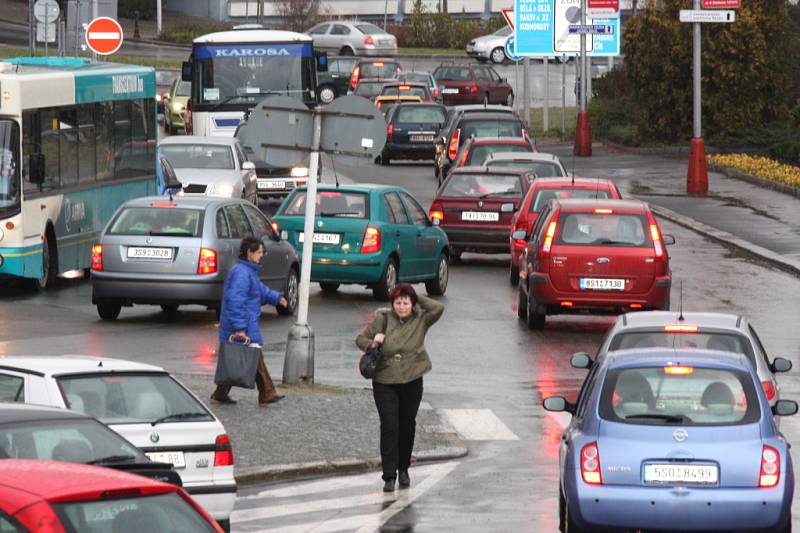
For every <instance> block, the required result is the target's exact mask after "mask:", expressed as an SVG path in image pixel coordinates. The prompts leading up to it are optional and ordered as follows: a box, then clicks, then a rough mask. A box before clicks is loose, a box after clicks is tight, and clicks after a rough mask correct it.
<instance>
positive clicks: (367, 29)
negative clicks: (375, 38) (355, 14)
mask: <svg viewBox="0 0 800 533" xmlns="http://www.w3.org/2000/svg"><path fill="white" fill-rule="evenodd" d="M356 28H358V31H360V32H361V33H363V34H364V35H380V34H382V33H386V32H385V31H383V30H382V29H380V28H379V27H377V26H375V25H374V24H356Z"/></svg>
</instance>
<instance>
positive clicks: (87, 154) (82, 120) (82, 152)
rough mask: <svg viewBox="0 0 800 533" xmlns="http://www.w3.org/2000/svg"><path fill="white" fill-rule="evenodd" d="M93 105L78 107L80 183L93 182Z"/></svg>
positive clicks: (94, 161)
mask: <svg viewBox="0 0 800 533" xmlns="http://www.w3.org/2000/svg"><path fill="white" fill-rule="evenodd" d="M94 129H95V126H94V104H87V105H82V106H79V107H78V171H79V181H80V182H81V183H83V182H87V181H94V178H95V165H96V164H97V156H96V155H95V143H96V138H95V137H96V136H95V133H94Z"/></svg>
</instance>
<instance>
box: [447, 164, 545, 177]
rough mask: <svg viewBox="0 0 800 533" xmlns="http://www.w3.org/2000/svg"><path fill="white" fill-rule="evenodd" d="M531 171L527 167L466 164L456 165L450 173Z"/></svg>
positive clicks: (526, 172) (516, 172)
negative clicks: (463, 165) (494, 166)
mask: <svg viewBox="0 0 800 533" xmlns="http://www.w3.org/2000/svg"><path fill="white" fill-rule="evenodd" d="M532 172H533V171H532V170H529V169H527V168H489V167H481V166H477V165H475V166H468V167H456V168H454V169H453V170H452V172H451V174H454V175H455V174H507V175H512V174H513V175H514V176H520V175H524V174H531V173H532Z"/></svg>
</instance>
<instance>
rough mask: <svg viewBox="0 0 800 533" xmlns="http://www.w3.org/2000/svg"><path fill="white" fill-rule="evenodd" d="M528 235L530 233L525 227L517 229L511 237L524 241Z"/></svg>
mask: <svg viewBox="0 0 800 533" xmlns="http://www.w3.org/2000/svg"><path fill="white" fill-rule="evenodd" d="M527 237H528V234H527V233H526V232H525V230H524V229H518V230H517V231H515V232H513V233H512V234H511V238H512V239H514V240H515V241H524V240H526V239H527Z"/></svg>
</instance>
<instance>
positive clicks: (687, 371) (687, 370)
mask: <svg viewBox="0 0 800 533" xmlns="http://www.w3.org/2000/svg"><path fill="white" fill-rule="evenodd" d="M664 373H665V374H669V375H670V376H690V375H692V374H694V367H693V366H680V365H670V366H665V367H664Z"/></svg>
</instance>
